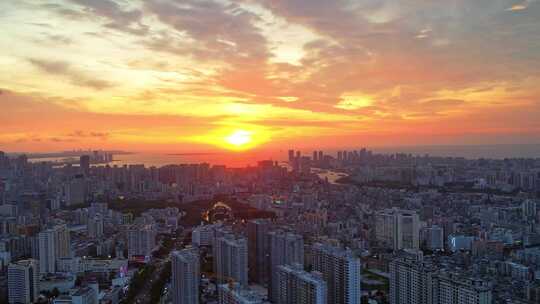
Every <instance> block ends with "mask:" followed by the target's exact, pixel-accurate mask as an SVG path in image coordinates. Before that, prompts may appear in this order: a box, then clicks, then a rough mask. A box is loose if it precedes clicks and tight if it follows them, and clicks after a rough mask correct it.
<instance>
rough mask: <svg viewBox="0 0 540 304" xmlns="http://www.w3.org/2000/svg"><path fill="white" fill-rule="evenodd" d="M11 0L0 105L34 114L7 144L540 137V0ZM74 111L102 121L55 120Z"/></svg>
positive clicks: (1, 134)
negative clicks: (231, 136) (237, 134)
mask: <svg viewBox="0 0 540 304" xmlns="http://www.w3.org/2000/svg"><path fill="white" fill-rule="evenodd" d="M0 11H2V12H3V13H1V14H2V15H0V26H2V28H3V29H4V32H5V33H6V35H5V38H3V39H5V41H6V42H7V43H9V44H10V45H11V47H10V48H3V49H1V50H0V81H1V83H2V85H3V86H4V89H3V91H4V92H5V93H4V94H2V95H0V101H1V102H2V103H3V104H4V106H5V109H7V111H8V112H6V111H3V113H6V114H5V115H7V117H6V118H7V119H8V121H11V120H10V119H9V117H13V116H14V115H15V116H17V115H19V116H20V117H22V118H25V117H27V118H28V124H24V123H17V122H16V121H12V122H10V125H8V127H7V128H6V129H5V130H2V131H0V143H3V145H4V146H6V148H11V147H13V149H17V148H25V149H38V150H39V149H45V148H48V146H47V144H46V143H47V142H48V141H52V142H56V143H62V144H64V145H65V146H66V147H68V146H69V147H77V146H76V145H78V144H80V140H81V138H84V139H85V140H90V141H91V142H95V144H96V145H110V146H115V147H119V146H126V147H141V146H146V147H150V146H151V145H155V144H156V143H158V144H159V145H160V147H164V148H175V149H176V148H179V147H182V146H185V145H186V144H188V143H191V144H194V145H202V146H204V145H207V144H212V143H215V141H219V137H220V136H224V134H228V133H230V132H233V131H234V130H248V131H250V132H254V134H259V136H260V138H264V140H263V141H261V144H264V145H265V146H268V147H277V146H282V145H288V144H292V143H295V144H296V143H298V142H302V143H304V145H305V146H310V145H317V144H321V145H324V146H328V147H340V146H346V145H350V144H351V142H358V144H361V143H364V144H368V145H388V144H430V143H432V144H451V143H477V142H485V143H495V142H497V141H498V140H499V139H504V141H505V142H517V141H524V140H525V141H528V142H534V141H538V140H540V121H539V120H538V119H537V117H538V116H535V115H537V114H540V89H539V88H538V85H537V83H538V82H539V81H540V75H539V73H538V71H539V70H540V43H539V42H538V41H540V2H538V1H535V0H525V1H513V0H478V1H467V0H455V1H436V2H433V1H422V0H413V1H407V2H406V3H405V2H404V1H392V0H384V1H380V0H377V1H375V0H336V1H326V0H290V1H273V0H263V1H254V0H240V1H230V0H202V1H201V0H186V1H173V0H149V1H140V2H137V1H120V0H116V1H113V0H96V1H94V0H92V1H90V0H64V1H50V3H47V2H44V1H30V0H25V1H17V2H11V3H2V4H0ZM28 20H31V22H28ZM16 25H21V26H16ZM14 66H15V67H16V71H14V69H13V67H14ZM17 76H18V77H17ZM20 76H23V77H20ZM16 102H19V104H21V103H20V102H23V103H27V107H26V108H25V109H26V110H24V111H22V110H21V108H19V107H18V106H15V105H14V103H16ZM43 112H46V113H49V115H50V116H51V117H57V118H58V120H53V121H44V120H43V119H44V118H43V117H38V116H40V114H41V113H43ZM33 115H35V116H36V117H38V118H37V119H33V118H31V117H34V116H33ZM70 115H71V116H75V117H78V118H80V119H82V121H86V119H89V117H92V119H96V122H95V123H94V125H97V126H100V127H99V128H95V127H92V126H91V125H90V124H88V125H84V126H81V127H77V126H75V125H69V124H66V123H64V122H60V121H61V120H68V121H69V120H70V118H69V116H70ZM134 117H137V118H136V119H135V118H134ZM32 120H34V121H35V122H38V121H39V122H43V123H48V124H49V126H48V127H47V128H42V129H40V128H38V127H37V126H36V127H35V126H34V125H36V123H35V122H32ZM113 120H115V121H117V122H113ZM134 120H136V122H134ZM23 121H24V119H23ZM75 134H79V135H80V136H74V135H75ZM255 136H257V135H255ZM38 139H39V140H38ZM396 141H397V142H396Z"/></svg>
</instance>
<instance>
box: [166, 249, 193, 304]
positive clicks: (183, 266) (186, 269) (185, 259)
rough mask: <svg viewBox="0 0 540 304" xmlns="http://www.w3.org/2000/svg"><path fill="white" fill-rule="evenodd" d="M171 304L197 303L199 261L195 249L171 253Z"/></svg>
mask: <svg viewBox="0 0 540 304" xmlns="http://www.w3.org/2000/svg"><path fill="white" fill-rule="evenodd" d="M171 260H172V264H171V265H172V270H171V273H172V283H171V284H172V288H171V290H172V293H173V295H172V298H173V304H198V303H199V281H200V263H199V253H198V252H197V250H196V249H192V248H190V249H184V250H182V251H174V252H172V253H171Z"/></svg>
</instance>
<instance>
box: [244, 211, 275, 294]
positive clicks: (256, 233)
mask: <svg viewBox="0 0 540 304" xmlns="http://www.w3.org/2000/svg"><path fill="white" fill-rule="evenodd" d="M270 226H271V222H270V221H269V220H266V219H256V220H252V221H249V222H248V225H247V234H248V248H249V263H248V264H249V280H250V281H252V282H255V283H258V284H266V283H267V282H268V257H269V254H270V248H269V244H268V235H267V234H268V231H269V229H270Z"/></svg>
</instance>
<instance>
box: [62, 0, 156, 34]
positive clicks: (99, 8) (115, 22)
mask: <svg viewBox="0 0 540 304" xmlns="http://www.w3.org/2000/svg"><path fill="white" fill-rule="evenodd" d="M70 1H71V2H73V3H75V4H77V5H79V6H81V7H82V8H83V12H84V13H87V14H91V15H93V16H97V17H100V18H103V19H105V20H106V23H105V27H107V28H110V29H115V30H119V31H124V32H128V33H131V34H135V35H144V34H146V33H147V32H148V29H149V28H148V26H146V25H145V24H143V23H142V21H141V20H142V16H143V14H142V12H141V11H140V10H137V9H132V10H128V9H124V8H123V7H121V6H120V5H119V4H118V3H116V2H115V1H112V0H70Z"/></svg>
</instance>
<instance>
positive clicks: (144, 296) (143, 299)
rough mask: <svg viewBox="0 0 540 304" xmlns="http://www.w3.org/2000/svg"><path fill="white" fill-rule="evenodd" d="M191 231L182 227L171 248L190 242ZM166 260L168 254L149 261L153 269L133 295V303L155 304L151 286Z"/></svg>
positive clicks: (181, 246) (177, 247) (183, 246)
mask: <svg viewBox="0 0 540 304" xmlns="http://www.w3.org/2000/svg"><path fill="white" fill-rule="evenodd" d="M191 231H192V230H191V229H184V230H183V231H182V233H181V234H180V235H179V237H177V238H176V241H175V244H174V246H173V247H174V248H173V250H177V249H182V248H185V247H186V246H187V245H189V244H190V243H191ZM168 261H170V256H169V255H167V257H166V258H163V259H159V258H153V259H152V260H151V261H150V263H151V264H152V265H154V266H155V270H154V272H153V273H152V275H151V277H150V279H149V280H147V281H146V282H145V284H144V287H143V288H141V290H140V292H139V294H137V296H136V297H135V300H134V303H137V304H155V303H151V297H150V291H151V290H152V286H153V285H154V283H156V282H157V281H158V279H159V276H160V274H161V272H162V271H163V267H164V266H165V265H167V262H168Z"/></svg>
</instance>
